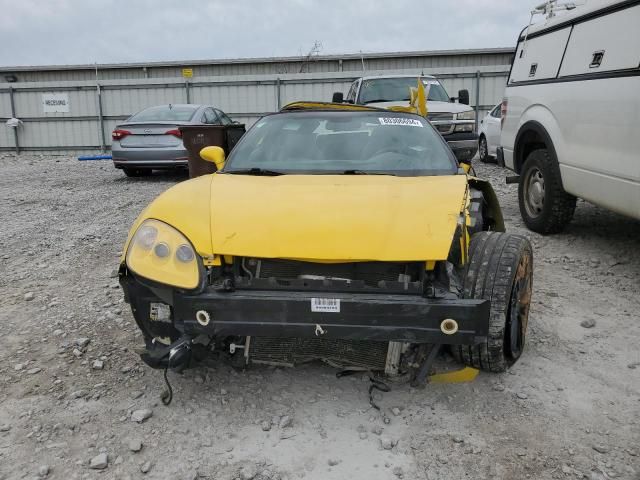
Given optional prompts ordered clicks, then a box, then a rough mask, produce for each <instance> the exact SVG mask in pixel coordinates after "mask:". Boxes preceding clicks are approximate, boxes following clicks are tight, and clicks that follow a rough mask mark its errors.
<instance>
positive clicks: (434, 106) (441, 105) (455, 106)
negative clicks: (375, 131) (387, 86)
mask: <svg viewBox="0 0 640 480" xmlns="http://www.w3.org/2000/svg"><path fill="white" fill-rule="evenodd" d="M408 105H409V103H408V102H406V101H405V102H376V103H367V107H378V108H390V107H406V106H408ZM427 110H428V111H429V112H433V113H461V112H468V111H469V110H473V109H472V108H471V107H470V106H469V105H465V104H463V103H452V102H437V101H434V100H429V101H428V102H427Z"/></svg>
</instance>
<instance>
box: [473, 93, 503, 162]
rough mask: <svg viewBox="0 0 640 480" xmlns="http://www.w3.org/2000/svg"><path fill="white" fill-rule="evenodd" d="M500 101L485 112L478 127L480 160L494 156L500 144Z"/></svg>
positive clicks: (489, 159)
mask: <svg viewBox="0 0 640 480" xmlns="http://www.w3.org/2000/svg"><path fill="white" fill-rule="evenodd" d="M501 107H502V103H499V104H498V105H496V106H495V107H494V108H493V109H492V110H491V111H490V112H489V113H487V114H486V115H485V116H484V118H483V119H482V120H480V126H479V128H478V156H479V157H480V161H481V162H483V163H487V162H489V161H493V160H494V159H495V158H496V152H497V150H498V147H499V146H500V127H501V123H502V122H501V121H500V118H501V115H500V110H501Z"/></svg>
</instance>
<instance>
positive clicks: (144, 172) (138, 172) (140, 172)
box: [122, 168, 151, 177]
mask: <svg viewBox="0 0 640 480" xmlns="http://www.w3.org/2000/svg"><path fill="white" fill-rule="evenodd" d="M122 171H123V172H124V174H125V175H126V176H127V177H148V176H149V175H151V170H150V169H142V168H123V169H122Z"/></svg>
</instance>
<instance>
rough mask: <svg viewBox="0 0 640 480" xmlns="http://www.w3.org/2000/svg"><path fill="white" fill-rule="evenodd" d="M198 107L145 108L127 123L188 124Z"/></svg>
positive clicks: (164, 106) (168, 106) (167, 106)
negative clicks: (165, 122) (166, 122)
mask: <svg viewBox="0 0 640 480" xmlns="http://www.w3.org/2000/svg"><path fill="white" fill-rule="evenodd" d="M197 109H198V107H196V106H193V105H162V106H159V107H151V108H145V109H144V110H142V111H141V112H138V113H136V114H135V115H133V116H132V117H131V118H130V119H129V120H128V121H129V122H159V121H162V122H164V121H170V122H188V121H190V120H191V119H192V118H193V114H194V113H196V110H197Z"/></svg>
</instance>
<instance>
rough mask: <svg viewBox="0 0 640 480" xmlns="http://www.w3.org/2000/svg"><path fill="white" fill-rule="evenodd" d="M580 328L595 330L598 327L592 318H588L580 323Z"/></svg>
mask: <svg viewBox="0 0 640 480" xmlns="http://www.w3.org/2000/svg"><path fill="white" fill-rule="evenodd" d="M580 326H581V327H583V328H593V327H595V326H596V321H595V320H594V319H592V318H587V319H586V320H582V321H581V322H580Z"/></svg>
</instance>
